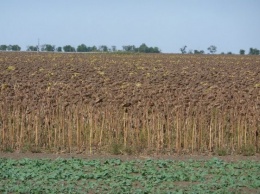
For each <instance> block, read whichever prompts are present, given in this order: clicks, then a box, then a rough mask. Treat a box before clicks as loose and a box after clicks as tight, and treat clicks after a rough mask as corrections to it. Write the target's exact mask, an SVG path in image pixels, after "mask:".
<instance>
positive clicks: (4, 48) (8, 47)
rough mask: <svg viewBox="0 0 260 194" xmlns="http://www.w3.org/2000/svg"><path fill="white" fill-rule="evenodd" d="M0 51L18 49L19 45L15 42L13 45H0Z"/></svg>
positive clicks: (19, 48)
mask: <svg viewBox="0 0 260 194" xmlns="http://www.w3.org/2000/svg"><path fill="white" fill-rule="evenodd" d="M0 50H1V51H20V50H21V47H20V46H19V45H17V44H15V45H8V46H7V45H0Z"/></svg>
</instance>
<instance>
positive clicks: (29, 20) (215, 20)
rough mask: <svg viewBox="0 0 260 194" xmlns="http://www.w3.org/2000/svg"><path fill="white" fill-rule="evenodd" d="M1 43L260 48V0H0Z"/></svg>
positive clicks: (177, 49)
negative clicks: (143, 44)
mask: <svg viewBox="0 0 260 194" xmlns="http://www.w3.org/2000/svg"><path fill="white" fill-rule="evenodd" d="M0 13H1V17H0V26H1V28H0V45H2V44H7V45H9V44H11V45H13V44H18V45H19V46H21V47H22V50H26V48H27V46H29V45H35V46H36V45H37V42H38V39H39V40H40V44H51V45H56V47H58V46H65V45H72V46H74V47H77V46H78V45H80V44H85V45H87V46H93V45H95V46H100V45H107V46H109V47H111V46H113V45H115V46H116V47H117V49H122V46H123V45H135V46H140V45H141V44H142V43H145V44H146V45H147V46H149V47H150V46H152V47H155V46H157V47H159V48H160V49H161V51H162V52H164V53H180V48H182V47H183V46H185V45H186V46H187V51H189V50H195V49H196V50H204V51H205V52H208V51H207V48H208V47H209V46H210V45H215V46H216V47H217V53H221V52H225V53H226V52H232V53H239V50H240V49H244V50H246V53H247V52H248V50H249V48H251V47H252V48H258V49H260V21H259V19H260V0H161V1H158V0H128V1H127V0H95V1H93V0H92V1H90V0H43V1H36V0H23V1H21V0H0Z"/></svg>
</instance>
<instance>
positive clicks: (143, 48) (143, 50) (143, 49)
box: [138, 43, 149, 53]
mask: <svg viewBox="0 0 260 194" xmlns="http://www.w3.org/2000/svg"><path fill="white" fill-rule="evenodd" d="M138 51H139V52H140V53H148V52H149V48H148V46H146V44H145V43H143V44H141V45H140V46H139V48H138Z"/></svg>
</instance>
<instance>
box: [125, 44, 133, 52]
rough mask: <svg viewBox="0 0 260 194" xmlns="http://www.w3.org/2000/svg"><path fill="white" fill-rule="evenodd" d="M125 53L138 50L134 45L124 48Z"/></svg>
mask: <svg viewBox="0 0 260 194" xmlns="http://www.w3.org/2000/svg"><path fill="white" fill-rule="evenodd" d="M122 48H123V51H126V52H135V50H136V48H135V46H134V45H127V46H122Z"/></svg>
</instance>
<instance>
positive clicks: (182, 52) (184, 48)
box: [180, 45, 187, 54]
mask: <svg viewBox="0 0 260 194" xmlns="http://www.w3.org/2000/svg"><path fill="white" fill-rule="evenodd" d="M186 48H187V46H186V45H185V46H184V47H182V48H180V51H181V54H186V53H187V51H186Z"/></svg>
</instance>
